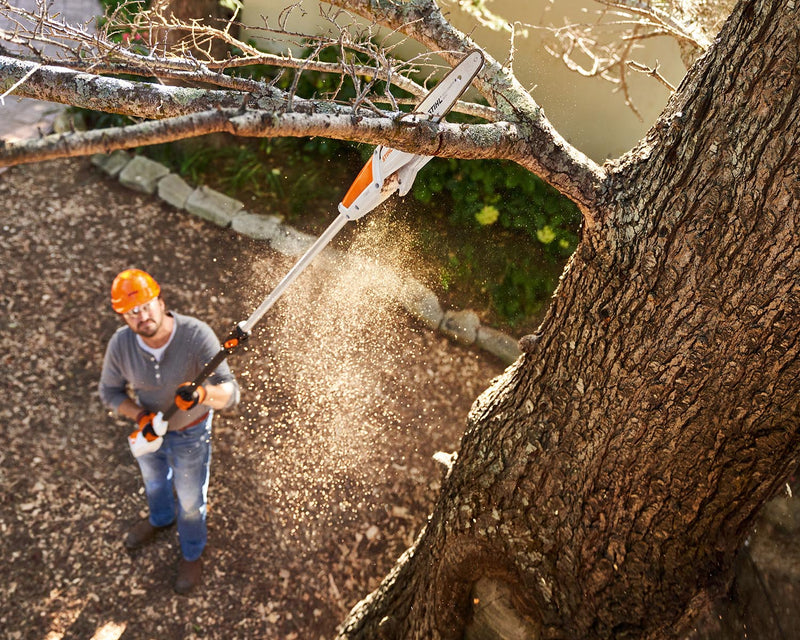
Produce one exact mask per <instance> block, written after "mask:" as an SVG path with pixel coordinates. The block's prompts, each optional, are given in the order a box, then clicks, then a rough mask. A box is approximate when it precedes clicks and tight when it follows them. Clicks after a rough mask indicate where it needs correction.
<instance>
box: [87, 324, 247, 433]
mask: <svg viewBox="0 0 800 640" xmlns="http://www.w3.org/2000/svg"><path fill="white" fill-rule="evenodd" d="M170 314H171V315H172V317H173V318H174V319H175V328H174V334H173V336H172V340H171V341H170V343H169V345H168V346H167V348H166V349H165V351H164V354H163V356H162V358H161V361H160V362H157V361H156V359H155V357H154V356H153V355H152V354H150V353H148V352H147V351H145V350H144V349H142V348H141V346H139V343H138V341H137V339H136V334H135V333H134V332H133V331H131V329H130V327H127V326H126V327H121V328H120V329H118V330H117V332H116V333H115V334H114V335H113V336H112V337H111V340H110V341H109V343H108V347H107V348H106V355H105V358H104V360H103V371H102V373H101V374H100V384H99V391H100V399H101V400H102V401H103V404H105V405H106V406H107V407H108V408H109V409H112V410H113V411H115V412H117V411H118V410H119V406H120V404H122V401H123V400H125V398H127V397H128V393H127V388H128V385H130V386H131V387H132V388H133V391H134V393H135V395H136V401H137V402H138V404H139V405H140V406H142V407H143V408H145V409H147V410H148V411H166V410H167V409H168V408H169V407H170V405H172V402H173V400H174V398H175V389H177V388H178V385H180V384H182V383H184V382H189V381H191V380H194V378H195V377H196V376H197V374H198V373H200V371H201V370H202V369H203V367H204V366H205V364H206V363H207V362H209V361H210V360H211V359H212V358H213V357H214V356H215V355H216V354H217V353H218V352H219V350H220V343H219V340H218V339H217V337H216V335H215V334H214V331H213V330H212V329H211V327H209V326H208V325H207V324H206V323H205V322H202V321H201V320H197V319H196V318H192V317H191V316H184V315H181V314H179V313H174V312H170ZM208 380H209V382H210V383H211V384H221V383H223V382H232V383H233V384H234V393H233V395H232V397H231V402H230V403H229V407H230V406H233V405H235V404H236V403H237V402H238V401H239V386H238V384H237V382H236V379H235V378H234V376H233V374H232V373H231V370H230V368H229V367H228V363H227V361H223V362H222V364H220V365H219V367H217V369H216V370H215V371H214V373H212V374H211V376H209V379H208ZM207 411H208V407H206V406H203V405H197V406H196V407H194V408H193V409H190V410H189V411H178V412H177V413H176V414H175V415H174V416H172V418H171V419H170V421H169V429H170V431H173V430H176V429H181V428H183V427H185V426H186V425H188V424H191V423H192V422H194V421H195V420H197V419H198V418H200V417H201V416H202V415H203V414H205V413H206V412H207Z"/></svg>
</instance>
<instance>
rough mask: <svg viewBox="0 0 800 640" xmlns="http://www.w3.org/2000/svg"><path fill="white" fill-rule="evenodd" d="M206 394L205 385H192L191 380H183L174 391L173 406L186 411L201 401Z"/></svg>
mask: <svg viewBox="0 0 800 640" xmlns="http://www.w3.org/2000/svg"><path fill="white" fill-rule="evenodd" d="M206 395H207V392H206V389H205V387H203V386H198V387H194V386H193V385H192V383H191V382H184V383H183V384H182V385H181V386H179V387H178V389H177V390H176V391H175V406H176V407H178V409H180V410H182V411H188V410H189V409H191V408H192V407H196V406H197V405H198V404H200V403H201V402H203V401H204V400H205V399H206Z"/></svg>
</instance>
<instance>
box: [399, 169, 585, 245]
mask: <svg viewBox="0 0 800 640" xmlns="http://www.w3.org/2000/svg"><path fill="white" fill-rule="evenodd" d="M413 194H414V197H415V198H416V199H417V200H418V201H419V202H422V203H424V204H432V203H433V202H437V203H441V201H442V199H443V198H445V199H447V200H448V202H449V203H450V215H449V218H450V222H451V223H453V224H455V225H458V226H463V227H466V228H472V229H479V228H480V227H482V226H489V225H493V224H498V225H500V226H501V227H503V228H504V229H508V230H512V231H517V232H521V233H523V234H526V235H527V236H529V237H530V238H532V239H535V240H536V241H537V242H538V243H540V244H541V245H543V246H544V247H545V248H546V250H547V251H548V252H549V253H551V254H552V255H553V256H554V257H566V256H569V255H570V254H571V253H572V252H573V251H574V250H575V246H576V244H577V240H578V238H577V230H578V225H579V224H580V213H579V211H578V208H577V207H576V206H575V205H574V204H573V203H572V202H571V201H570V200H568V199H567V198H564V197H563V196H562V195H561V194H559V193H558V191H556V190H555V189H553V188H552V187H550V186H549V185H547V184H546V183H544V182H543V181H542V180H540V179H539V178H537V177H536V176H534V175H533V174H531V173H530V172H528V171H526V170H525V169H523V168H521V167H520V166H518V165H516V164H513V163H510V162H505V161H499V160H477V161H476V160H470V161H464V160H454V159H447V160H445V159H439V160H437V161H436V162H431V163H430V164H428V165H427V166H426V167H425V169H424V170H423V171H421V172H420V175H419V176H417V180H416V182H415V183H414V187H413Z"/></svg>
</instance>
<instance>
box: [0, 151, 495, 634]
mask: <svg viewBox="0 0 800 640" xmlns="http://www.w3.org/2000/svg"><path fill="white" fill-rule="evenodd" d="M370 233H371V232H370V230H369V229H368V228H366V229H365V232H364V235H365V237H367V238H369V237H370ZM388 240H389V239H387V238H386V237H385V234H384V236H383V237H382V238H380V239H379V240H377V241H376V243H378V244H379V243H386V242H387V241H388ZM362 244H366V245H369V244H370V241H369V240H366V241H365V242H364V243H362ZM367 249H369V247H367ZM395 249H396V250H395V251H394V253H392V251H387V253H389V254H392V255H395V256H396V257H397V256H400V255H401V254H402V251H401V250H400V249H401V248H400V247H395ZM398 259H400V258H398ZM0 261H1V262H2V265H3V277H2V283H1V284H0V311H2V313H0V340H1V341H2V348H1V353H2V356H1V357H2V360H0V363H1V364H0V372H1V373H0V388H2V389H3V396H4V402H3V403H2V406H1V407H0V434H2V446H0V487H2V489H0V536H1V538H2V554H1V556H0V593H2V595H0V629H2V633H1V634H0V635H2V637H3V638H8V639H16V638H26V639H27V638H38V639H42V638H45V639H48V640H54V639H58V638H97V639H98V640H99V639H100V638H103V639H116V638H155V637H160V638H231V637H237V638H281V639H291V638H303V639H307V638H308V639H316V638H328V637H330V636H331V635H332V634H333V632H334V629H335V627H336V625H337V624H338V622H340V621H341V619H342V617H343V616H344V614H345V613H346V612H347V611H348V610H349V609H350V608H351V607H352V606H353V605H354V604H355V603H356V602H358V601H359V600H360V599H361V598H362V597H364V596H365V595H366V594H367V593H369V591H370V590H372V589H373V588H374V587H375V586H376V585H377V583H378V581H379V580H380V579H381V578H382V577H383V576H384V575H385V574H386V571H387V570H388V569H389V568H390V566H391V565H392V564H393V562H394V560H395V559H396V558H397V557H398V556H399V555H400V553H401V552H402V551H403V550H404V549H405V548H407V546H408V545H409V544H410V543H411V542H412V540H413V539H414V537H415V536H416V534H417V533H418V532H419V530H420V527H421V526H422V525H423V523H424V522H425V518H426V516H427V514H428V513H429V511H430V509H431V506H432V503H433V500H434V498H435V496H436V491H437V488H438V486H439V482H440V478H441V474H442V469H443V468H442V467H440V466H439V465H438V463H436V462H435V461H434V460H433V459H432V456H433V454H434V453H435V452H436V451H439V450H444V451H452V450H454V449H455V448H456V447H457V444H458V440H459V437H460V434H461V432H462V430H463V428H464V424H465V418H466V415H467V412H468V410H469V407H470V404H471V402H472V401H473V400H474V399H475V397H477V395H478V394H479V393H480V391H481V390H483V389H484V388H485V387H486V386H487V385H488V383H489V382H490V380H491V379H492V378H493V377H494V376H496V375H497V374H499V373H500V372H501V371H502V366H501V364H500V363H499V361H497V360H495V359H494V358H493V357H492V356H490V355H487V354H485V353H481V352H477V351H474V350H471V349H468V348H464V347H461V346H458V345H456V344H453V343H451V342H449V341H448V340H446V339H444V338H443V337H441V336H439V335H436V334H434V333H432V332H430V331H428V330H426V329H424V328H422V327H421V326H419V325H417V324H416V323H415V322H414V321H412V320H410V319H409V318H407V317H406V316H405V315H404V314H403V313H402V311H401V310H400V309H398V308H395V307H394V306H393V305H392V304H391V302H390V301H389V300H388V298H387V297H385V296H383V295H381V293H380V292H379V291H378V292H377V293H375V292H374V291H372V289H374V288H375V287H371V286H370V282H369V280H368V279H367V280H366V281H365V280H364V278H363V277H361V276H359V274H358V273H350V272H348V269H343V270H342V273H341V274H339V275H338V276H337V278H336V279H335V281H331V280H330V277H328V279H327V280H324V279H322V278H321V277H320V276H319V274H316V273H313V272H312V273H310V274H309V275H308V276H306V275H305V274H304V276H303V278H305V280H303V279H301V280H300V281H298V285H297V291H296V292H293V293H292V294H291V295H290V294H287V295H286V296H285V297H284V298H283V299H282V301H281V302H279V304H278V305H276V307H275V312H276V313H275V314H273V315H268V316H266V317H265V319H264V320H263V321H262V323H263V325H264V326H263V327H257V328H256V330H255V331H254V334H253V336H252V338H251V339H250V341H249V348H248V349H247V351H244V352H242V353H238V354H235V355H233V356H231V358H230V363H231V366H232V368H233V370H234V372H235V373H236V375H237V377H238V379H239V382H240V384H241V386H242V391H243V400H242V403H241V404H240V406H239V407H238V408H237V409H236V410H234V411H232V412H228V413H227V414H225V415H220V416H217V417H216V418H215V426H214V443H213V462H212V478H211V485H210V492H209V495H210V513H209V545H208V548H207V550H206V553H205V554H204V557H205V580H204V584H203V585H202V587H201V588H200V589H199V590H198V591H197V592H196V593H194V594H193V595H191V596H189V597H182V596H177V595H175V594H174V593H173V591H172V583H173V580H174V572H175V568H176V564H177V560H178V555H179V551H178V546H177V539H176V534H175V532H174V530H171V531H169V532H167V533H165V534H164V535H162V537H161V538H160V539H159V540H158V541H157V542H156V543H155V544H153V545H151V546H149V547H147V548H145V549H143V550H141V551H139V552H137V553H135V554H131V555H129V554H128V553H126V552H125V550H124V548H123V545H122V539H123V536H124V533H125V531H126V529H127V527H128V526H130V525H131V524H133V523H134V522H136V521H137V520H138V518H140V517H142V516H144V515H145V514H146V504H145V501H144V497H143V494H142V490H141V482H140V479H139V474H138V469H137V467H136V465H135V463H134V461H133V458H132V457H131V455H130V453H129V451H128V449H127V444H126V440H125V436H126V435H127V433H128V432H129V431H130V429H131V424H129V423H128V422H127V421H125V420H121V419H118V418H115V417H113V416H111V415H110V414H109V413H108V412H107V411H106V410H105V409H104V408H103V407H102V406H101V404H100V401H99V398H98V395H97V391H96V385H97V380H98V376H99V373H100V368H101V364H102V357H103V352H104V349H105V345H106V342H107V340H108V338H109V337H110V336H111V334H112V333H113V332H114V330H115V329H116V328H117V327H118V326H119V322H118V320H117V318H116V317H115V314H114V313H113V312H112V311H111V309H110V307H109V303H108V289H109V286H110V283H111V280H112V279H113V277H114V275H115V274H116V273H117V272H119V271H120V270H122V269H124V268H127V267H130V266H138V267H141V268H145V269H147V270H149V271H151V272H152V273H153V274H154V275H155V276H156V278H157V279H158V280H159V281H160V282H161V284H162V288H163V295H164V297H165V299H166V301H167V304H168V306H169V307H170V308H173V309H175V310H176V311H180V312H182V313H188V314H193V315H196V316H197V317H200V318H202V319H204V320H205V321H206V322H208V323H209V324H210V325H211V326H212V328H214V329H215V331H216V332H217V333H218V335H220V337H224V336H223V334H227V332H228V331H229V330H230V329H231V328H232V327H233V326H234V324H235V323H236V322H237V321H239V320H242V319H244V318H246V317H247V316H248V315H249V313H250V312H251V311H252V310H253V309H254V308H255V306H256V305H257V303H258V301H259V300H260V299H261V298H262V297H263V296H265V295H266V294H267V293H268V292H269V290H270V289H271V287H272V286H274V284H275V283H276V282H277V281H278V279H279V278H280V277H281V276H282V275H283V274H284V273H285V272H286V270H288V268H289V267H290V266H291V261H289V260H287V259H286V258H284V257H282V256H280V255H278V254H275V253H273V252H271V251H270V250H268V248H267V245H266V244H265V243H262V242H257V241H254V240H251V239H248V238H243V237H239V236H237V235H236V234H234V233H233V232H231V231H229V230H223V229H220V228H218V227H216V226H214V225H212V224H209V223H205V222H203V221H199V220H197V219H194V218H193V217H191V216H190V215H188V214H186V213H182V212H178V211H175V210H172V209H170V208H169V207H168V206H167V205H164V204H163V203H161V202H160V201H158V200H156V199H155V198H151V197H148V196H145V195H139V194H136V193H134V192H132V191H129V190H127V189H125V188H124V187H121V186H120V185H118V184H117V183H116V182H115V181H113V180H111V179H108V178H106V177H105V176H103V175H102V174H101V173H100V172H99V171H98V170H96V169H95V168H94V167H92V166H91V165H90V164H89V163H88V161H85V160H76V161H59V162H53V163H48V164H43V165H36V166H29V167H25V166H23V167H16V168H13V169H10V170H9V171H7V172H5V173H3V174H2V175H0ZM354 270H355V268H354ZM312 271H313V270H312ZM355 271H357V270H355ZM362 275H363V274H362ZM371 275H372V276H373V277H374V274H371ZM364 282H366V284H364ZM378 288H379V287H378ZM270 313H271V314H272V312H270Z"/></svg>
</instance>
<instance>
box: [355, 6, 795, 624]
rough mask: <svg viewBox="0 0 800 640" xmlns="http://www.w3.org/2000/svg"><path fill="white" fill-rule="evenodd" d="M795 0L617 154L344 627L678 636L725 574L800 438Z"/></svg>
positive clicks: (687, 85)
mask: <svg viewBox="0 0 800 640" xmlns="http://www.w3.org/2000/svg"><path fill="white" fill-rule="evenodd" d="M792 7H793V5H792V4H791V3H787V2H786V1H785V0H763V1H745V2H742V3H740V4H739V6H738V7H737V9H736V10H735V12H734V14H733V15H732V16H731V18H730V19H729V21H728V22H727V24H726V25H725V27H724V29H723V31H722V33H721V34H720V37H719V39H718V42H717V44H716V45H715V46H714V48H713V49H712V51H711V52H710V53H709V54H708V55H707V56H705V57H704V58H703V59H701V60H700V61H699V62H698V64H697V65H696V66H695V67H694V68H693V69H692V70H691V72H690V74H689V75H688V76H687V78H686V79H685V81H684V83H683V85H682V86H681V88H680V89H679V91H678V92H677V93H676V95H675V96H674V98H673V100H672V101H671V103H670V104H669V105H668V107H667V109H666V111H665V113H664V115H663V116H662V118H661V119H660V120H659V122H658V123H657V124H656V125H655V126H654V128H653V129H652V130H651V131H650V133H649V135H648V137H647V138H646V139H645V141H643V143H642V144H641V145H640V146H639V147H638V148H637V149H635V150H634V151H633V152H631V153H630V154H628V155H627V156H626V157H625V158H623V159H622V160H621V161H619V162H618V163H617V164H616V166H614V167H610V173H609V180H608V183H607V191H606V196H605V201H604V202H603V203H601V206H600V207H599V208H598V211H597V212H596V213H597V219H598V220H600V221H601V224H600V225H599V226H598V227H597V228H595V229H593V230H591V233H588V232H587V234H586V235H585V237H584V238H583V240H582V242H581V244H580V246H579V248H578V250H577V252H576V253H575V255H574V257H573V259H572V261H571V263H570V265H569V266H568V268H567V270H566V272H565V274H564V276H563V279H562V283H561V286H560V287H559V290H558V292H557V294H556V296H555V298H554V300H553V303H552V305H551V308H550V310H549V312H548V315H547V318H546V319H545V321H544V322H543V323H542V326H541V327H540V330H539V331H538V332H537V333H536V334H535V335H533V336H528V337H526V338H525V339H523V341H522V346H523V349H524V352H525V353H524V355H523V356H522V357H521V359H520V360H519V361H518V362H517V363H516V364H515V365H513V366H512V367H510V368H509V369H508V370H507V372H506V373H505V374H504V376H503V377H502V378H501V379H499V380H498V381H497V382H496V383H495V384H494V386H493V387H492V388H491V389H489V390H487V391H486V392H485V393H484V394H483V396H482V397H481V398H479V399H478V401H476V403H475V406H474V407H473V410H472V411H471V413H470V416H469V420H468V426H467V430H466V433H465V435H464V437H463V440H462V443H461V450H460V452H459V455H458V459H457V461H456V462H455V464H454V466H453V468H452V470H451V472H450V474H449V476H448V478H447V480H446V481H445V483H444V485H443V489H442V493H441V495H440V497H439V500H438V503H437V506H436V508H435V510H434V513H433V515H432V516H431V519H430V521H429V523H428V525H427V527H426V529H425V531H424V532H423V533H422V534H421V535H420V538H419V540H418V542H417V544H416V545H415V547H414V548H413V549H412V550H410V551H409V552H408V553H407V554H406V555H405V556H404V557H403V558H401V560H400V561H399V562H398V564H397V566H396V567H395V570H394V571H393V573H392V574H391V575H390V576H389V577H387V579H386V580H385V581H384V583H383V585H381V587H380V588H379V589H378V590H377V591H376V592H375V593H373V594H372V595H371V596H370V597H369V598H367V599H366V600H365V601H364V602H362V603H361V604H360V605H358V606H357V607H356V608H355V609H354V611H353V612H352V613H351V615H350V617H349V619H348V620H347V621H346V622H345V623H344V625H343V626H342V630H341V637H343V638H375V637H383V638H404V639H406V638H458V637H463V636H464V635H465V634H466V636H467V637H520V638H521V637H541V638H608V637H631V638H632V637H637V638H655V637H659V638H663V637H669V636H670V634H675V635H677V634H678V633H679V632H680V631H682V630H685V625H686V624H687V622H688V621H690V620H691V619H692V618H693V617H694V616H695V615H696V614H697V613H698V612H700V611H701V610H702V608H703V607H705V605H706V604H707V603H708V601H709V598H710V597H711V596H713V595H714V594H715V593H716V592H717V591H718V590H719V589H720V588H722V587H724V586H725V584H726V582H727V580H728V577H729V573H730V571H729V570H730V568H731V565H732V562H733V560H734V559H735V556H736V552H737V549H739V547H740V546H741V545H742V543H743V541H744V539H745V537H746V536H747V535H748V533H749V532H750V530H751V528H752V524H753V522H754V518H755V516H756V514H757V512H758V510H759V508H760V507H761V506H762V505H763V504H764V502H765V501H766V500H767V499H768V498H769V497H771V496H772V495H773V494H774V493H775V492H776V490H777V488H778V487H779V486H780V485H781V483H782V482H783V481H784V479H785V478H786V476H787V475H788V474H789V472H790V471H791V470H792V469H793V467H794V466H795V465H796V462H797V454H798V445H799V444H800V439H799V438H798V433H797V418H798V415H797V414H798V397H800V396H798V391H799V389H798V387H800V384H798V380H800V287H799V286H798V277H799V276H800V252H798V251H797V249H796V248H797V247H798V245H799V244H800V208H799V207H798V199H799V198H800V182H798V176H800V166H799V165H800V162H799V158H798V131H799V130H800V128H799V127H798V121H799V120H800V95H798V94H800V74H798V52H800V47H798V44H800V40H799V38H798V21H797V14H796V10H795V9H794V8H792ZM599 126H601V125H599ZM497 590H499V592H500V593H501V595H502V594H505V595H504V596H502V597H496V599H495V600H494V603H495V604H491V603H490V604H488V605H487V604H486V595H487V594H491V593H492V592H493V591H497ZM492 597H493V598H494V597H495V596H492ZM492 614H494V617H492ZM487 617H489V619H493V620H494V622H490V623H489V628H490V635H481V634H480V633H479V632H478V631H477V630H476V626H475V625H476V624H477V622H478V621H480V620H485V619H486V618H487ZM501 625H509V626H508V627H507V628H506V630H505V631H503V632H502V633H501V632H500V631H499V629H500V626H501ZM492 628H493V629H494V631H495V632H496V633H495V635H494V636H492V635H491V629H492ZM509 629H510V630H509ZM481 633H482V632H481ZM515 634H516V635H515Z"/></svg>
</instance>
